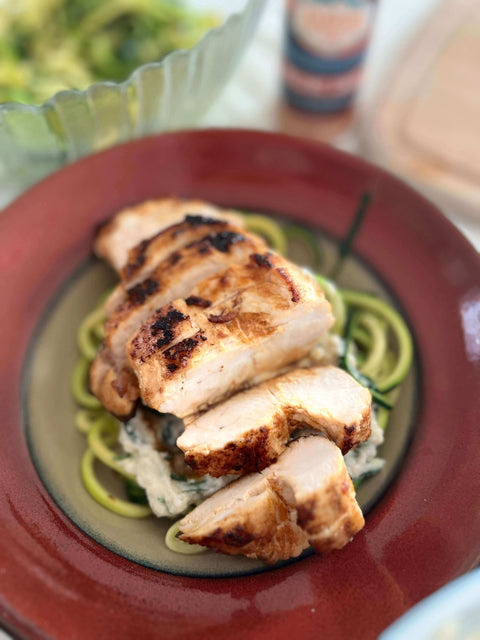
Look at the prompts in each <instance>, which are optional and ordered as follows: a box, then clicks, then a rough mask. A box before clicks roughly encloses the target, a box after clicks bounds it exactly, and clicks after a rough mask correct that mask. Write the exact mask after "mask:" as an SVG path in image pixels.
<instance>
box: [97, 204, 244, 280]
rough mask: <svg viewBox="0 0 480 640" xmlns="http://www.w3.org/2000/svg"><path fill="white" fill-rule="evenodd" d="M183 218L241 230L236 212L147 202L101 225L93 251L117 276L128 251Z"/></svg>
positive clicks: (206, 207) (120, 213)
mask: <svg viewBox="0 0 480 640" xmlns="http://www.w3.org/2000/svg"><path fill="white" fill-rule="evenodd" d="M187 214H192V215H202V216H207V217H209V218H222V219H225V220H228V221H230V222H232V223H233V224H236V225H237V226H240V227H241V226H242V217H241V215H240V214H239V213H237V212H236V211H231V210H227V209H220V208H218V207H215V206H214V205H212V204H207V203H206V202H202V201H201V200H180V199H178V198H160V199H158V200H147V201H146V202H142V203H141V204H138V205H135V206H133V207H128V208H126V209H122V211H120V212H119V213H117V214H116V215H115V216H114V217H113V218H112V219H111V220H109V221H108V222H107V223H106V224H104V225H103V226H102V227H101V229H100V231H99V232H98V234H97V236H96V238H95V244H94V251H95V253H96V255H97V256H98V257H99V258H104V259H105V260H106V261H107V262H108V263H109V264H110V265H111V266H112V267H113V268H114V269H115V271H117V272H120V271H121V269H122V267H123V266H124V265H125V264H126V262H127V259H128V252H129V251H130V249H132V248H133V247H135V246H136V245H137V244H138V243H139V242H141V241H142V240H146V239H147V238H150V237H151V236H153V235H155V234H156V233H158V232H159V231H161V230H162V229H165V228H166V227H169V226H171V225H173V224H176V223H178V222H181V221H182V220H183V219H184V218H185V216H186V215H187Z"/></svg>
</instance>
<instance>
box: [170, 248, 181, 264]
mask: <svg viewBox="0 0 480 640" xmlns="http://www.w3.org/2000/svg"><path fill="white" fill-rule="evenodd" d="M181 258H182V254H181V253H180V251H174V252H173V253H172V254H170V256H169V258H168V264H169V265H170V266H171V267H173V266H175V265H176V264H177V262H179V260H181Z"/></svg>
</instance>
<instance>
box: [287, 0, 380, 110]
mask: <svg viewBox="0 0 480 640" xmlns="http://www.w3.org/2000/svg"><path fill="white" fill-rule="evenodd" d="M371 24H372V3H371V2H370V1H367V0H287V20H286V34H285V55H284V65H283V91H284V96H285V100H286V101H287V103H288V104H289V105H291V106H292V107H294V108H296V109H300V110H301V111H303V112H307V113H317V114H321V113H323V114H333V113H338V112H340V111H342V110H345V109H347V108H348V107H350V106H351V104H352V101H353V99H354V97H355V94H356V92H357V88H358V85H359V82H360V77H361V72H362V66H363V62H364V58H365V55H366V50H367V46H368V41H369V38H370V30H371Z"/></svg>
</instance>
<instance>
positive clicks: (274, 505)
mask: <svg viewBox="0 0 480 640" xmlns="http://www.w3.org/2000/svg"><path fill="white" fill-rule="evenodd" d="M364 523H365V522H364V519H363V515H362V512H361V510H360V507H359V506H358V504H357V501H356V499H355V490H354V488H353V484H352V481H351V479H350V476H349V475H348V472H347V469H346V467H345V463H344V460H343V456H342V453H341V451H340V449H338V448H337V447H336V446H335V445H334V444H333V443H331V442H330V441H328V440H327V439H326V438H323V437H322V436H309V437H307V438H300V439H299V440H296V441H294V442H292V443H291V444H290V445H289V447H288V448H287V450H286V451H285V452H284V453H283V454H282V455H281V457H280V458H279V460H278V462H277V463H275V464H273V465H271V466H270V467H268V468H267V469H265V470H264V471H262V472H261V473H254V474H249V475H248V476H244V477H243V478H241V479H240V480H236V481H235V482H233V483H232V484H230V485H228V486H227V487H225V488H224V489H221V490H220V491H218V492H217V493H216V494H214V495H213V496H211V497H210V498H207V499H206V500H205V501H204V502H203V503H202V504H200V505H199V506H198V507H196V508H195V509H194V510H193V511H192V512H191V513H189V514H188V515H187V516H185V517H184V518H183V519H182V520H181V522H180V532H181V535H180V538H181V539H182V540H185V541H187V542H190V543H192V544H200V545H203V546H206V547H210V548H211V549H215V550H216V551H220V552H222V553H226V554H231V555H237V554H243V555H246V556H248V557H249V558H259V559H261V560H264V561H266V562H269V563H274V562H277V561H278V560H285V559H287V558H291V557H296V556H298V555H299V554H300V553H301V552H302V551H303V549H306V548H307V547H308V545H309V544H310V545H311V546H312V547H313V548H314V550H315V551H316V552H317V553H325V552H329V551H332V550H334V549H341V548H342V547H343V546H345V545H346V544H347V543H348V542H349V541H350V540H351V539H352V538H353V536H354V535H355V534H356V533H358V531H360V529H362V527H363V525H364Z"/></svg>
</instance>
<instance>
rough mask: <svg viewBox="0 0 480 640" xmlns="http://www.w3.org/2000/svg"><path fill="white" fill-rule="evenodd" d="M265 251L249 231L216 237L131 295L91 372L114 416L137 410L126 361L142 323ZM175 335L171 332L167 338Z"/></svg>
mask: <svg viewBox="0 0 480 640" xmlns="http://www.w3.org/2000/svg"><path fill="white" fill-rule="evenodd" d="M264 247H265V245H264V243H263V241H262V240H261V239H260V238H258V239H257V238H256V237H255V236H252V235H250V234H248V233H247V232H242V233H238V232H237V231H226V230H223V231H220V232H219V233H212V234H209V235H208V236H206V237H204V238H202V239H201V240H198V241H196V242H192V243H191V244H189V245H188V246H186V247H184V248H183V249H181V250H179V251H176V252H174V253H173V254H171V255H170V256H169V257H168V258H167V259H166V260H163V261H162V262H161V263H160V264H159V265H158V266H157V268H156V269H155V270H154V271H153V273H152V274H151V275H150V277H149V278H147V279H146V280H144V281H143V282H141V283H140V284H138V285H136V286H135V287H133V288H131V289H129V290H128V291H127V297H126V300H125V301H124V302H123V303H122V304H120V305H119V306H118V307H117V308H116V309H115V311H114V312H113V313H112V314H111V315H110V317H109V318H108V320H107V322H106V324H105V340H104V342H103V346H102V348H101V350H100V351H99V353H98V355H97V357H96V358H95V360H94V361H93V363H92V366H91V368H90V388H91V390H92V392H93V393H94V394H95V395H96V396H97V397H98V398H99V400H100V401H101V402H102V404H103V405H104V406H105V407H106V408H107V409H108V410H109V411H111V412H112V413H113V414H114V415H116V416H118V417H119V418H121V419H126V418H128V417H130V416H131V415H132V413H133V411H134V409H135V403H136V401H137V400H138V396H139V390H138V383H137V379H136V377H135V375H134V374H133V373H132V370H131V367H130V364H129V362H128V360H127V358H126V353H125V345H126V344H127V341H128V340H129V338H130V337H131V336H132V334H134V333H135V332H136V331H137V330H138V329H139V327H140V326H141V324H142V323H143V322H145V320H147V319H148V318H149V316H150V315H151V314H152V313H154V311H155V310H156V309H158V308H162V307H164V305H166V304H167V303H168V302H170V300H174V299H176V298H180V297H187V296H188V294H189V293H190V292H191V290H192V289H193V287H194V286H195V285H196V284H197V283H198V282H201V281H202V280H203V279H205V278H208V277H209V276H212V275H213V274H214V273H217V272H219V271H223V270H225V268H226V267H228V265H231V264H235V263H242V262H245V261H246V260H248V256H249V255H250V254H251V253H252V251H256V250H258V249H259V248H260V249H263V248H264ZM187 303H188V304H195V305H198V304H200V305H201V304H203V303H202V301H199V300H198V299H197V298H187ZM174 315H175V314H174ZM169 318H170V319H169V320H168V323H170V324H172V322H173V320H172V318H173V316H169ZM187 324H188V326H189V327H190V326H191V323H187ZM169 326H170V325H169ZM169 330H170V329H167V328H166V329H165V332H166V334H167V335H168V331H169ZM189 330H191V328H190V329H189ZM195 330H196V325H195Z"/></svg>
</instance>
